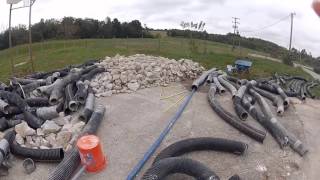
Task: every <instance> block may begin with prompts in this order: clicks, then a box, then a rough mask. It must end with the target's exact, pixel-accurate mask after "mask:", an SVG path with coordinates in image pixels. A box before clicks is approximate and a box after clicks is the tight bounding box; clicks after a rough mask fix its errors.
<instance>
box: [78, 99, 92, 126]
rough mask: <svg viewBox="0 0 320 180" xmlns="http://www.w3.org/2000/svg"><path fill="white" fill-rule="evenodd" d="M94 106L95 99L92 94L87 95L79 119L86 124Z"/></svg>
mask: <svg viewBox="0 0 320 180" xmlns="http://www.w3.org/2000/svg"><path fill="white" fill-rule="evenodd" d="M94 104H95V97H94V95H93V93H89V95H88V97H87V100H86V104H85V106H84V109H83V111H82V112H81V113H80V116H79V119H80V120H81V121H83V122H87V121H88V120H89V119H90V117H91V115H92V112H93V109H94Z"/></svg>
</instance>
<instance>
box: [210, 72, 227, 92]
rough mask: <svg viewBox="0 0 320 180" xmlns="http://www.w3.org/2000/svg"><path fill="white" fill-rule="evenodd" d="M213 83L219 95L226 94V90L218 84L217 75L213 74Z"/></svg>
mask: <svg viewBox="0 0 320 180" xmlns="http://www.w3.org/2000/svg"><path fill="white" fill-rule="evenodd" d="M213 82H214V83H215V84H216V86H217V88H218V90H219V93H220V94H223V93H225V92H226V89H225V88H224V87H223V86H222V85H221V84H220V82H219V80H218V73H214V74H213Z"/></svg>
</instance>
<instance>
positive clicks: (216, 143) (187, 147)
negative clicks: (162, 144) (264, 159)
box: [153, 137, 248, 163]
mask: <svg viewBox="0 0 320 180" xmlns="http://www.w3.org/2000/svg"><path fill="white" fill-rule="evenodd" d="M247 148H248V145H247V144H245V143H243V142H239V141H232V140H228V139H222V138H211V137H200V138H190V139H185V140H182V141H178V142H176V143H174V144H171V145H170V146H168V147H167V148H165V149H163V150H162V151H161V152H160V153H159V154H158V155H157V157H156V158H155V160H154V162H153V163H156V162H158V161H160V160H162V159H165V158H170V157H177V156H181V155H183V154H185V153H189V152H193V151H205V150H212V151H222V152H229V153H233V154H237V155H241V154H243V153H244V152H245V151H246V150H247Z"/></svg>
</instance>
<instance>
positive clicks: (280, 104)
mask: <svg viewBox="0 0 320 180" xmlns="http://www.w3.org/2000/svg"><path fill="white" fill-rule="evenodd" d="M254 90H255V91H257V92H258V93H259V94H260V95H262V96H263V97H265V98H267V99H269V100H270V101H271V102H272V104H273V105H274V106H277V114H278V115H282V114H283V112H284V104H285V103H284V102H283V100H282V98H279V97H278V96H276V95H273V94H271V93H270V92H268V91H265V90H263V89H260V88H254Z"/></svg>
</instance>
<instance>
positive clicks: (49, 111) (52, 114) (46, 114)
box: [36, 106, 59, 120]
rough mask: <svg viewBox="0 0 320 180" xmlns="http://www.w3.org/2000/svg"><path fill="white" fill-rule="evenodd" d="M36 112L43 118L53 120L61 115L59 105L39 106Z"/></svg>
mask: <svg viewBox="0 0 320 180" xmlns="http://www.w3.org/2000/svg"><path fill="white" fill-rule="evenodd" d="M36 114H37V116H38V117H39V118H41V119H43V120H51V119H54V118H57V117H59V113H58V112H57V106H50V107H40V108H37V109H36Z"/></svg>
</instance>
